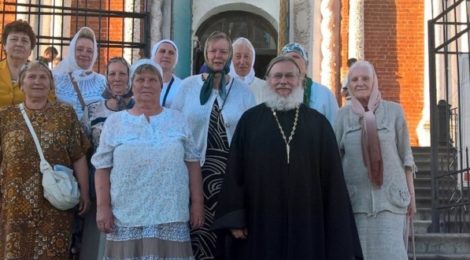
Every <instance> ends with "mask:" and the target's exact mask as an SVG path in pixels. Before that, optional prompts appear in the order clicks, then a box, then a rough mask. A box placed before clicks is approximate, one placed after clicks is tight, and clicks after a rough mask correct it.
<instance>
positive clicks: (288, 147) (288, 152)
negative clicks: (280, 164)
mask: <svg viewBox="0 0 470 260" xmlns="http://www.w3.org/2000/svg"><path fill="white" fill-rule="evenodd" d="M286 152H287V164H289V155H290V145H289V144H286Z"/></svg>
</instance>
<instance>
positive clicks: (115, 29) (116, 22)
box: [70, 0, 124, 73]
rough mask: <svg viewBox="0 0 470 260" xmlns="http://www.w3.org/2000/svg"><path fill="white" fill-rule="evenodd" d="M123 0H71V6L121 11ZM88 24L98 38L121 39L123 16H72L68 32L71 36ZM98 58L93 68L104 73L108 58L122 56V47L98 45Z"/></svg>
mask: <svg viewBox="0 0 470 260" xmlns="http://www.w3.org/2000/svg"><path fill="white" fill-rule="evenodd" d="M123 2H124V1H98V0H95V1H94V0H91V1H90V0H73V1H72V4H71V6H73V7H80V8H86V9H90V10H103V11H107V10H109V11H123V9H124V6H123ZM85 25H86V26H88V27H90V28H92V29H93V31H94V32H95V35H96V38H97V40H98V45H99V42H100V40H108V39H109V40H111V41H122V28H123V27H124V20H123V18H118V17H111V18H105V17H99V16H98V17H96V16H86V15H79V16H72V18H71V24H70V32H71V35H70V37H72V36H73V35H74V34H75V33H76V32H77V31H78V30H79V29H80V28H81V27H83V26H85ZM99 51H100V53H99V60H97V61H96V63H95V66H94V70H95V71H100V72H101V73H104V71H105V67H106V64H107V62H108V60H109V58H111V57H114V56H122V48H119V47H111V48H108V47H105V46H100V47H99Z"/></svg>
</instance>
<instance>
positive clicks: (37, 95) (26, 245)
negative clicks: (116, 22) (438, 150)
mask: <svg viewBox="0 0 470 260" xmlns="http://www.w3.org/2000/svg"><path fill="white" fill-rule="evenodd" d="M35 42H36V38H35V35H34V32H33V30H32V28H31V27H30V26H29V24H28V23H26V22H24V21H21V20H19V21H15V22H12V23H10V24H8V25H6V26H5V29H4V30H3V34H2V43H3V46H4V51H5V54H6V59H5V60H4V61H1V62H0V106H1V108H0V258H2V259H68V258H69V257H70V246H71V243H72V240H71V237H72V230H73V228H72V227H73V223H74V214H78V215H81V216H84V217H85V228H84V231H83V238H82V249H81V254H80V255H81V258H82V259H98V258H103V259H407V258H408V257H407V251H406V247H405V243H406V241H404V234H405V231H404V230H405V227H406V222H407V217H410V216H412V215H413V214H414V212H415V210H416V206H415V199H414V186H413V174H414V172H415V170H416V167H415V164H414V161H413V156H412V153H411V148H410V144H409V136H408V130H407V126H406V121H405V117H404V114H403V109H402V108H401V106H400V105H398V104H397V103H394V102H390V101H385V100H382V99H381V95H380V91H379V84H378V79H377V75H376V73H375V70H374V67H373V65H372V64H371V63H369V62H367V61H357V62H356V63H355V64H354V65H352V66H351V68H350V70H349V73H348V76H347V82H348V83H347V87H348V93H349V95H350V96H351V100H350V104H347V105H346V106H343V107H342V108H341V109H339V107H338V104H337V101H336V97H335V96H334V95H333V93H332V92H331V91H330V90H329V89H328V88H326V87H325V86H322V85H321V84H318V83H316V82H314V81H313V80H312V79H311V78H309V77H308V76H307V66H308V55H307V52H306V51H305V49H304V48H303V47H302V46H301V45H300V44H298V43H290V44H287V45H286V46H284V47H283V48H282V51H281V53H280V54H279V56H277V57H276V58H274V59H273V60H272V61H271V62H270V64H269V65H268V67H267V69H266V74H265V79H264V80H262V79H259V78H257V77H256V76H255V72H254V69H253V66H254V62H255V56H256V54H255V49H254V47H253V45H252V44H251V42H250V41H249V40H248V39H246V38H239V39H237V40H235V41H234V42H233V43H232V41H231V39H230V38H229V37H228V36H227V35H226V34H225V33H223V32H214V33H212V34H211V35H209V37H208V38H207V40H206V42H205V46H204V59H205V64H206V65H207V67H208V69H207V72H205V73H201V74H198V75H193V76H189V77H187V78H185V79H180V78H179V77H178V76H177V75H175V74H174V72H173V70H174V68H175V66H176V64H177V61H178V47H177V45H176V44H175V43H174V42H173V41H171V40H168V39H165V40H161V41H159V42H158V43H156V44H155V45H154V46H153V48H152V52H151V56H150V57H148V58H143V59H140V60H137V61H135V62H134V63H133V64H132V65H129V64H128V62H127V61H126V60H125V59H123V58H121V57H115V58H111V59H110V60H109V62H108V64H107V67H106V72H105V75H101V74H99V73H96V72H94V71H93V66H94V63H95V61H96V59H97V56H98V45H97V42H96V37H95V34H94V32H93V30H91V29H90V28H88V27H82V28H81V29H80V30H79V31H78V32H77V33H76V34H75V35H74V37H73V38H72V41H71V43H70V47H69V50H68V53H67V54H66V55H65V56H64V59H63V60H62V61H61V62H60V63H59V64H58V65H57V66H55V67H54V69H53V70H52V71H51V70H50V68H49V66H48V65H47V64H44V63H42V62H40V61H28V57H29V56H30V54H31V51H32V49H33V48H34V47H35ZM20 103H24V106H25V108H26V112H27V113H28V115H29V117H30V119H31V121H32V124H33V127H34V129H35V131H36V133H37V135H38V138H39V140H40V143H41V147H43V150H44V154H45V157H46V158H47V160H48V161H49V162H50V163H51V164H57V163H60V164H63V165H66V166H69V167H71V168H73V170H74V175H75V177H76V179H77V181H78V183H79V186H80V202H79V204H78V206H77V207H76V208H75V209H71V210H67V211H62V210H59V209H56V208H54V207H53V206H52V205H51V204H49V202H48V201H47V200H45V199H44V197H43V191H42V187H41V178H42V176H41V172H40V170H39V163H40V158H39V155H38V154H37V151H36V150H35V149H34V142H33V138H32V136H31V134H30V132H29V130H28V128H27V126H26V124H25V122H24V120H23V118H22V115H21V112H20V110H19V108H18V104H20ZM405 239H406V238H405Z"/></svg>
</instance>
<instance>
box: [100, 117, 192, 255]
mask: <svg viewBox="0 0 470 260" xmlns="http://www.w3.org/2000/svg"><path fill="white" fill-rule="evenodd" d="M185 161H199V155H198V154H197V152H196V149H195V146H194V142H193V138H192V136H191V131H190V130H189V127H188V125H187V123H186V121H185V118H184V117H183V116H182V114H181V113H179V112H178V111H175V110H172V109H166V108H165V109H164V110H163V111H162V112H161V113H160V114H158V115H156V116H151V117H150V118H149V120H147V119H146V118H145V116H143V115H141V116H135V115H132V114H130V113H129V112H128V111H121V112H117V113H114V114H112V115H110V116H109V117H108V119H107V120H106V122H105V124H104V127H103V131H102V133H101V138H100V144H99V146H98V149H97V151H96V153H95V155H94V156H93V157H92V163H93V165H94V166H95V167H96V169H101V168H110V167H111V168H112V169H111V174H110V182H111V188H110V195H111V206H112V211H113V215H114V218H115V226H116V227H115V230H114V232H112V233H110V234H108V235H107V237H106V240H107V241H106V250H105V251H106V252H105V258H106V259H121V258H125V259H127V258H129V259H131V258H132V257H137V258H136V259H140V258H139V257H142V256H145V257H148V256H149V254H150V256H153V257H157V258H158V257H162V255H167V254H168V252H170V253H169V254H171V255H172V256H171V257H175V258H177V259H180V258H181V259H192V252H191V246H190V238H189V226H188V220H189V176H188V170H187V167H186V164H185ZM141 245H147V246H148V247H147V246H145V247H144V248H142V246H141ZM175 248H176V249H175ZM136 249H138V251H139V250H142V251H140V252H139V253H138V254H144V252H145V255H135V254H132V255H127V253H129V252H131V251H134V250H136ZM168 250H170V251H168ZM134 252H136V251H134ZM132 259H134V258H132Z"/></svg>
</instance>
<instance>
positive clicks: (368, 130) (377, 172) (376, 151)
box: [348, 61, 383, 188]
mask: <svg viewBox="0 0 470 260" xmlns="http://www.w3.org/2000/svg"><path fill="white" fill-rule="evenodd" d="M363 66H365V67H367V68H368V70H369V71H370V74H369V76H370V78H371V80H372V82H371V84H372V92H371V94H370V97H369V102H368V104H367V111H366V109H365V108H364V107H363V105H362V104H361V102H359V100H357V98H356V97H354V96H352V97H351V105H352V110H353V111H354V113H356V114H358V115H359V123H361V121H362V138H361V143H362V157H363V160H364V164H365V166H366V167H367V170H368V173H369V179H370V181H371V182H372V184H373V185H374V186H376V187H378V188H380V186H382V184H383V161H382V153H381V150H380V141H379V135H378V133H377V122H376V119H375V110H376V109H377V107H378V106H379V104H380V101H381V100H382V97H381V95H380V91H379V84H378V81H377V74H376V73H375V70H374V66H372V64H370V63H369V62H367V61H358V62H356V63H355V64H354V65H353V66H352V67H351V69H350V70H349V74H348V81H349V82H351V81H350V76H351V75H352V72H353V71H354V70H355V69H356V68H358V67H363Z"/></svg>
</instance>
